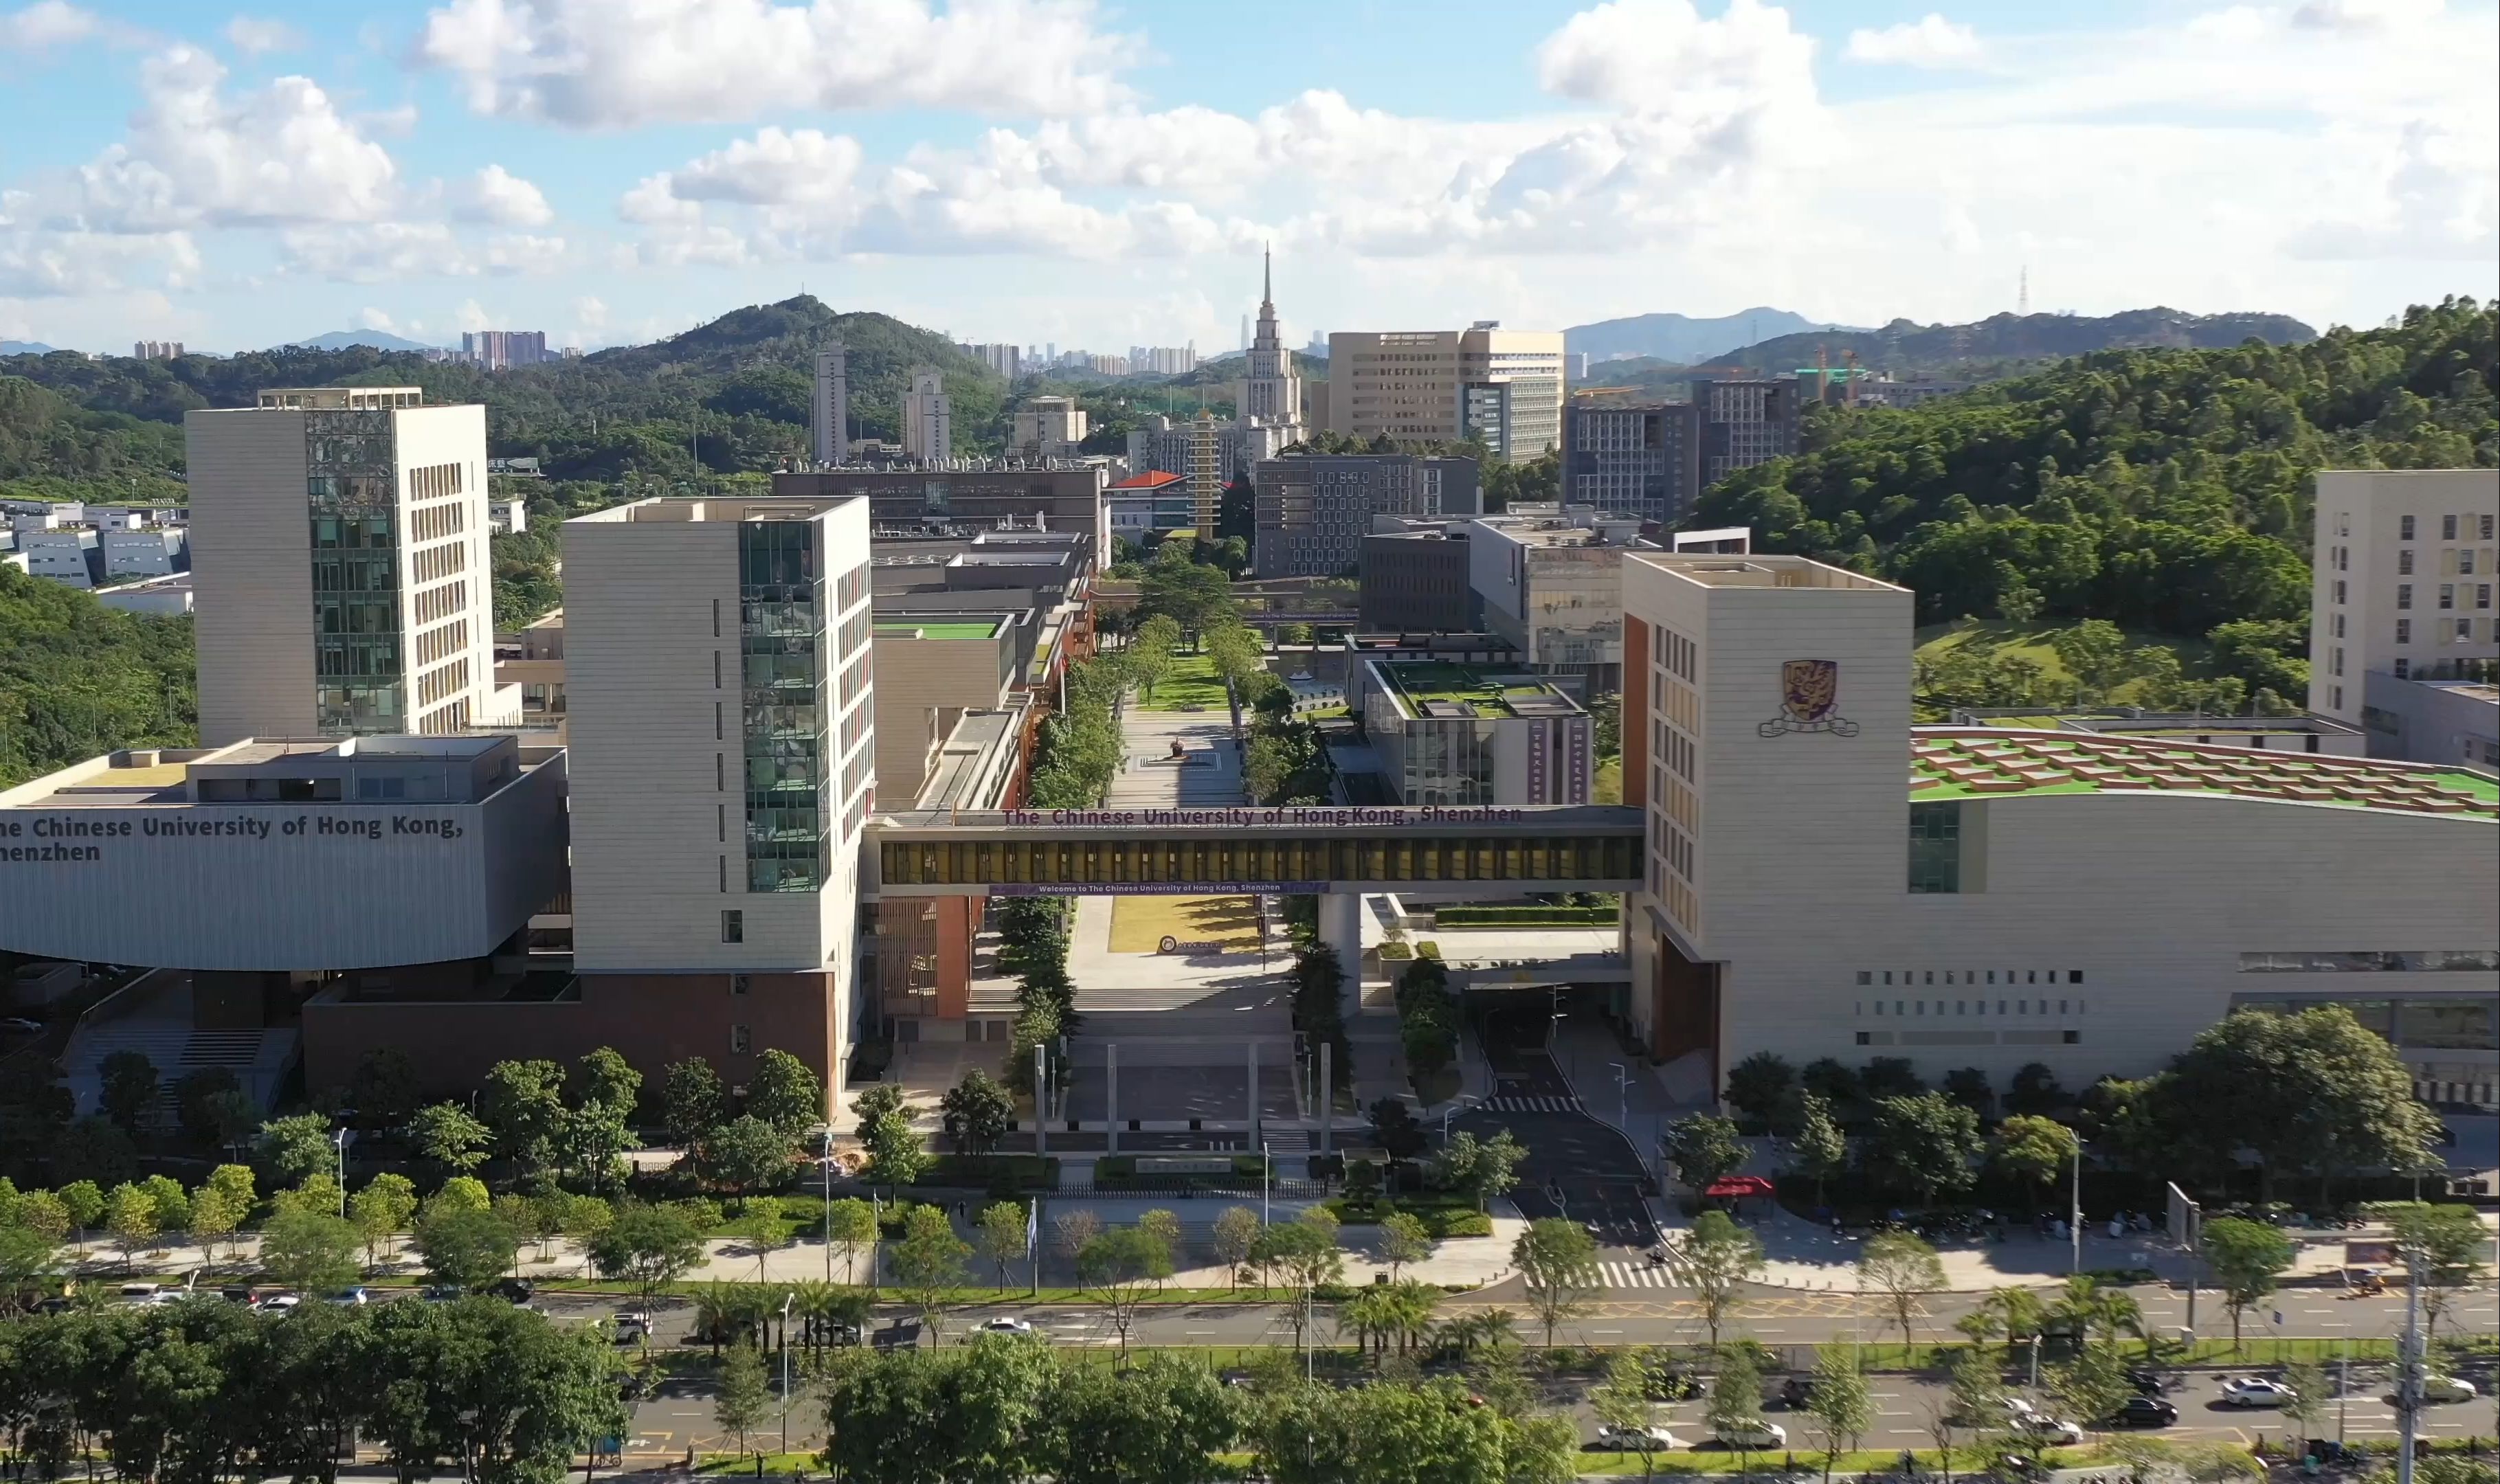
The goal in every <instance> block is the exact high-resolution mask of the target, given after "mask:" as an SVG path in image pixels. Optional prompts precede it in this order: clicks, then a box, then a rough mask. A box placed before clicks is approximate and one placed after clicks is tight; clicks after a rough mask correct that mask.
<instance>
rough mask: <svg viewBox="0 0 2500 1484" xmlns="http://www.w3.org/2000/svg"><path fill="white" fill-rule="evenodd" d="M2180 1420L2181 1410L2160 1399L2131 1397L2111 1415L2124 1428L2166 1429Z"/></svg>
mask: <svg viewBox="0 0 2500 1484" xmlns="http://www.w3.org/2000/svg"><path fill="white" fill-rule="evenodd" d="M2178 1420H2179V1408H2177V1407H2176V1406H2173V1405H2171V1404H2170V1403H2169V1402H2164V1401H2162V1400H2161V1399H2160V1398H2159V1397H2129V1398H2127V1399H2126V1400H2125V1401H2124V1402H2120V1403H2119V1405H2118V1410H2117V1411H2115V1412H2112V1413H2111V1414H2110V1421H2112V1422H2115V1423H2117V1424H2118V1425H2119V1426H2120V1427H2122V1428H2166V1427H2168V1426H2170V1425H2171V1424H2172V1423H2175V1422H2177V1421H2178Z"/></svg>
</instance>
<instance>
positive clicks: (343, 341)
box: [287, 330, 436, 350]
mask: <svg viewBox="0 0 2500 1484" xmlns="http://www.w3.org/2000/svg"><path fill="white" fill-rule="evenodd" d="M287 344H289V345H295V346H303V347H304V348H306V349H308V350H345V349H346V348H347V347H348V346H373V347H374V348H375V349H377V350H432V349H435V348H436V347H435V346H429V345H425V344H422V343H420V342H418V341H413V340H407V339H404V338H402V337H400V336H397V335H393V334H390V333H389V332H388V331H384V330H332V331H330V332H329V333H328V334H326V335H315V336H313V338H312V339H311V340H297V341H289V342H287Z"/></svg>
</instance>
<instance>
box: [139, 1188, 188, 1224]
mask: <svg viewBox="0 0 2500 1484" xmlns="http://www.w3.org/2000/svg"><path fill="white" fill-rule="evenodd" d="M139 1188H140V1189H141V1190H144V1191H146V1192H148V1204H150V1205H153V1206H154V1207H155V1208H156V1230H157V1231H158V1232H160V1233H162V1234H164V1235H165V1236H167V1237H172V1236H173V1235H175V1234H176V1233H178V1232H187V1231H189V1230H190V1228H191V1198H190V1196H189V1194H188V1193H187V1192H185V1191H184V1190H183V1189H182V1182H181V1181H180V1180H177V1179H175V1178H174V1177H173V1176H172V1175H169V1174H151V1175H149V1176H148V1178H146V1179H144V1180H142V1181H140V1182H139Z"/></svg>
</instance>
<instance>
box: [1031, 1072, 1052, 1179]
mask: <svg viewBox="0 0 2500 1484" xmlns="http://www.w3.org/2000/svg"><path fill="white" fill-rule="evenodd" d="M1049 1064H1050V1048H1049V1047H1048V1046H1036V1047H1034V1048H1033V1152H1034V1153H1036V1154H1048V1153H1049V1152H1050V1097H1049V1094H1048V1092H1047V1091H1046V1089H1047V1087H1048V1085H1049V1077H1048V1075H1047V1073H1048V1072H1049Z"/></svg>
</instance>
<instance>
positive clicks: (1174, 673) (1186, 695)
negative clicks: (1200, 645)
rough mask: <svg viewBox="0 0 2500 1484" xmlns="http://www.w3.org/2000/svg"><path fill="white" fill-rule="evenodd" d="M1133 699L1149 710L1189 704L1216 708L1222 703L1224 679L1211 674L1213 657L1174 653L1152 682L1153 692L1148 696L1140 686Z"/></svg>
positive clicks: (1204, 707)
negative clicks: (1169, 664)
mask: <svg viewBox="0 0 2500 1484" xmlns="http://www.w3.org/2000/svg"><path fill="white" fill-rule="evenodd" d="M1137 700H1138V702H1139V703H1140V704H1142V705H1143V706H1144V707H1145V709H1147V710H1150V711H1178V710H1186V709H1192V708H1195V709H1201V710H1210V711H1220V710H1223V709H1225V706H1224V681H1223V680H1222V679H1220V678H1219V677H1218V676H1216V674H1215V661H1214V660H1213V659H1212V658H1211V657H1209V656H1207V655H1203V654H1175V655H1173V656H1172V657H1171V668H1170V669H1168V670H1167V671H1165V672H1164V675H1163V678H1162V679H1160V680H1157V681H1156V682H1155V693H1154V695H1153V697H1152V698H1151V699H1149V698H1148V697H1147V696H1146V694H1145V692H1143V691H1142V690H1141V691H1139V692H1138V693H1137Z"/></svg>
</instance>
